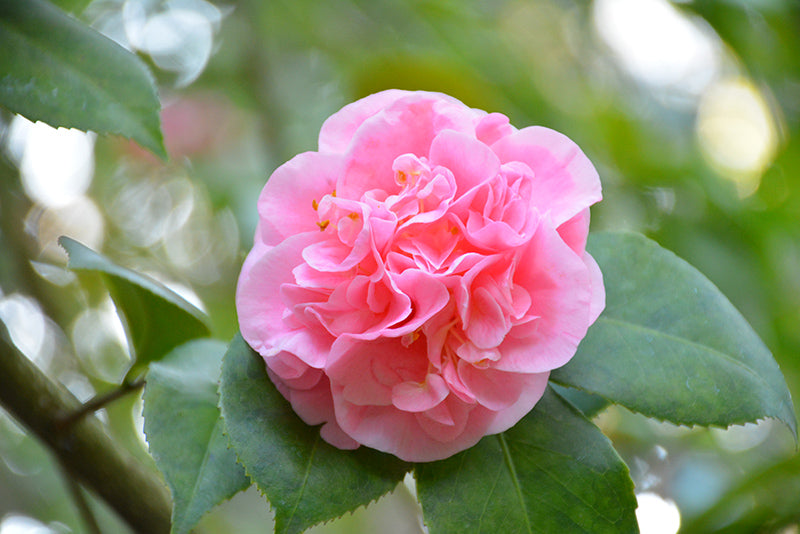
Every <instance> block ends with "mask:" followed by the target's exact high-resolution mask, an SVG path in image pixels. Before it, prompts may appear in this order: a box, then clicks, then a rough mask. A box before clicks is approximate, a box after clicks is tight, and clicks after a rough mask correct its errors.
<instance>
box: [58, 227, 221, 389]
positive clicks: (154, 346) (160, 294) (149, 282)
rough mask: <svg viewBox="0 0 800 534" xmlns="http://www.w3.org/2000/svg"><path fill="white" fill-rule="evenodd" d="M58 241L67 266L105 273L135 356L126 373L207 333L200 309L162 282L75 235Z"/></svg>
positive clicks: (134, 372)
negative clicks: (64, 250) (101, 251)
mask: <svg viewBox="0 0 800 534" xmlns="http://www.w3.org/2000/svg"><path fill="white" fill-rule="evenodd" d="M59 243H60V244H61V246H62V247H64V249H66V251H67V254H69V264H68V266H69V268H70V269H73V270H83V271H95V272H99V273H101V274H103V275H104V278H105V280H106V283H107V285H108V288H109V291H110V293H111V298H113V299H114V303H115V304H116V306H117V309H118V310H119V311H121V312H122V313H123V315H124V319H125V321H124V322H125V324H126V327H127V330H128V337H129V339H130V342H131V344H132V346H133V349H134V353H135V356H136V360H135V363H134V365H133V367H131V370H130V371H129V372H128V377H133V376H135V375H136V374H137V373H139V372H141V371H142V369H144V367H146V366H147V364H148V363H150V362H151V361H154V360H158V359H160V358H163V357H164V356H165V355H166V354H167V353H168V352H169V351H170V350H172V349H173V348H175V347H177V346H178V345H180V344H182V343H184V342H186V341H189V340H190V339H195V338H198V337H205V336H208V335H209V333H210V330H209V328H208V324H207V322H206V318H205V316H204V314H203V312H201V311H200V310H198V309H197V308H195V307H194V306H193V305H192V304H190V303H189V302H187V301H186V300H184V299H183V298H182V297H181V296H179V295H178V294H177V293H175V292H174V291H172V290H170V289H168V288H167V287H165V286H164V285H163V284H160V283H159V282H156V281H155V280H153V279H152V278H148V277H147V276H144V275H142V274H139V273H137V272H135V271H132V270H130V269H126V268H125V267H120V266H119V265H117V264H115V263H113V262H112V261H111V260H109V259H108V258H106V257H104V256H101V255H100V254H98V253H96V252H94V251H93V250H91V249H89V248H87V247H85V246H84V245H82V244H80V243H78V242H77V241H75V240H74V239H70V238H68V237H62V238H61V239H59Z"/></svg>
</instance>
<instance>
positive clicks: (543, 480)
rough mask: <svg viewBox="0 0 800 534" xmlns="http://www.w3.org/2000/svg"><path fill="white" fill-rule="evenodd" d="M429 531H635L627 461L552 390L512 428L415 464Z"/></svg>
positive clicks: (633, 498) (634, 503)
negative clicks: (439, 458)
mask: <svg viewBox="0 0 800 534" xmlns="http://www.w3.org/2000/svg"><path fill="white" fill-rule="evenodd" d="M416 478H417V492H418V494H419V499H420V502H421V503H422V509H423V512H424V514H425V522H426V523H427V525H428V527H429V528H430V532H431V534H447V533H450V532H459V533H469V534H472V533H475V534H477V533H481V532H486V533H492V534H496V533H500V532H515V533H516V532H519V533H534V532H558V533H569V532H592V533H597V532H613V533H615V534H619V533H626V532H638V526H637V523H636V516H635V513H634V512H635V510H636V498H635V497H634V495H633V482H632V481H631V479H630V476H629V474H628V468H627V467H626V466H625V464H624V463H623V462H622V460H621V459H620V458H619V456H618V455H617V453H616V451H614V448H613V447H612V446H611V442H610V441H609V440H608V439H607V438H606V437H605V436H604V435H603V433H602V432H600V430H599V429H598V428H597V427H596V426H594V425H593V424H592V423H591V422H590V421H588V420H587V419H586V418H585V417H584V416H583V415H582V414H581V413H580V412H579V411H578V410H576V409H575V408H574V407H573V406H571V405H570V404H569V403H568V402H566V401H565V400H564V399H562V398H561V397H560V396H559V395H558V394H557V393H555V392H553V391H552V390H551V389H549V388H548V390H547V391H546V392H545V395H544V396H543V397H542V399H541V400H540V401H539V403H538V404H537V405H536V407H535V408H534V409H533V411H532V412H531V413H529V414H528V415H527V416H525V417H524V418H523V419H522V420H521V421H520V422H519V423H517V425H516V426H514V427H513V428H511V429H510V430H508V431H506V432H504V433H502V434H498V435H495V436H487V437H485V438H483V439H482V440H481V441H480V442H479V443H478V444H477V445H475V446H474V447H472V448H471V449H468V450H466V451H464V452H461V453H459V454H457V455H455V456H452V457H450V458H448V459H446V460H442V461H439V462H433V463H429V464H419V465H417V467H416Z"/></svg>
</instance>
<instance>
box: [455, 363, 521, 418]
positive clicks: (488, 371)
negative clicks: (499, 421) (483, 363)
mask: <svg viewBox="0 0 800 534" xmlns="http://www.w3.org/2000/svg"><path fill="white" fill-rule="evenodd" d="M458 375H459V377H461V380H462V382H463V383H464V385H465V386H466V387H467V388H468V389H469V391H470V393H472V394H473V395H474V396H475V400H476V401H477V402H478V403H479V404H481V405H483V406H485V407H486V408H488V409H490V410H492V411H495V412H498V411H500V410H504V409H506V408H508V407H509V406H511V405H512V404H514V403H515V402H516V401H517V400H518V399H519V396H520V395H521V394H522V390H523V389H524V388H525V387H526V386H528V385H529V384H528V382H529V381H528V379H527V377H528V376H530V375H525V374H521V373H506V372H503V371H497V370H495V369H492V368H485V369H480V368H477V367H475V366H474V365H472V364H471V363H468V362H465V361H460V362H459V363H458Z"/></svg>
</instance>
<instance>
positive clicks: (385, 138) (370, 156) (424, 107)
mask: <svg viewBox="0 0 800 534" xmlns="http://www.w3.org/2000/svg"><path fill="white" fill-rule="evenodd" d="M473 115H474V112H473V111H472V110H470V109H469V108H467V107H466V106H464V105H463V104H461V103H460V102H458V101H457V100H455V99H453V98H450V97H445V98H443V95H440V94H437V93H424V92H419V91H417V92H414V93H410V94H409V95H408V96H405V97H403V98H400V99H398V100H396V101H395V102H393V103H392V104H391V105H390V106H389V107H387V108H385V109H383V110H382V111H380V112H379V113H377V114H375V115H373V116H371V117H370V118H368V119H367V120H365V121H364V122H363V123H362V124H361V126H360V127H359V128H358V130H357V131H356V132H355V134H354V135H353V138H352V142H351V143H350V145H349V147H348V150H347V152H346V153H345V155H344V171H343V175H342V176H341V178H340V180H339V182H338V183H337V185H336V192H337V195H339V196H342V197H344V198H354V199H359V198H361V196H362V194H363V193H365V192H366V191H369V190H373V189H380V190H383V191H386V192H388V193H389V194H394V193H397V192H399V191H400V187H399V186H398V185H397V183H396V182H395V179H394V173H393V172H392V163H393V162H394V160H395V159H396V158H397V157H398V156H400V155H403V154H414V155H416V156H419V157H422V156H426V155H427V154H428V151H429V148H430V146H431V142H432V141H433V139H434V137H436V135H437V134H438V133H439V132H441V131H442V130H445V129H462V130H466V131H469V129H471V128H472V123H471V121H472V117H473Z"/></svg>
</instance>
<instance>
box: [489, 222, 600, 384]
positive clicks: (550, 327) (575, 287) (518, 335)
mask: <svg viewBox="0 0 800 534" xmlns="http://www.w3.org/2000/svg"><path fill="white" fill-rule="evenodd" d="M514 283H515V284H519V285H520V286H522V287H523V288H524V289H525V290H526V291H527V292H528V293H529V295H530V298H531V306H530V309H529V311H528V313H529V314H530V315H533V316H535V317H538V318H537V319H536V320H534V321H530V322H526V323H524V324H520V325H518V326H514V327H512V328H511V330H510V331H509V334H508V336H506V338H505V340H504V341H503V343H502V344H501V345H500V352H501V354H502V355H503V356H502V358H501V359H500V360H499V361H497V362H496V363H495V364H494V367H495V368H496V369H498V370H502V371H510V372H521V373H541V372H545V371H550V370H552V369H555V368H556V367H560V366H562V365H564V364H565V363H566V362H567V361H569V359H570V358H572V356H573V355H574V354H575V350H576V349H577V347H578V343H579V342H580V340H581V339H583V337H584V336H585V335H586V330H587V329H588V328H589V324H590V323H591V321H590V309H591V299H592V279H591V276H590V272H589V268H588V267H587V265H586V264H585V263H584V261H583V258H582V257H581V256H578V255H576V254H575V253H574V252H573V251H572V250H571V249H570V248H569V247H568V246H567V245H566V244H565V243H564V242H563V241H562V240H561V238H560V236H559V235H558V233H557V232H556V231H555V230H553V229H552V228H551V227H550V226H549V225H547V224H540V225H539V227H538V229H537V230H536V233H535V234H534V236H533V238H532V239H531V241H530V243H529V244H528V246H527V247H526V248H525V249H524V254H523V255H522V256H521V257H520V259H519V262H518V267H517V272H516V273H515V276H514Z"/></svg>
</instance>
